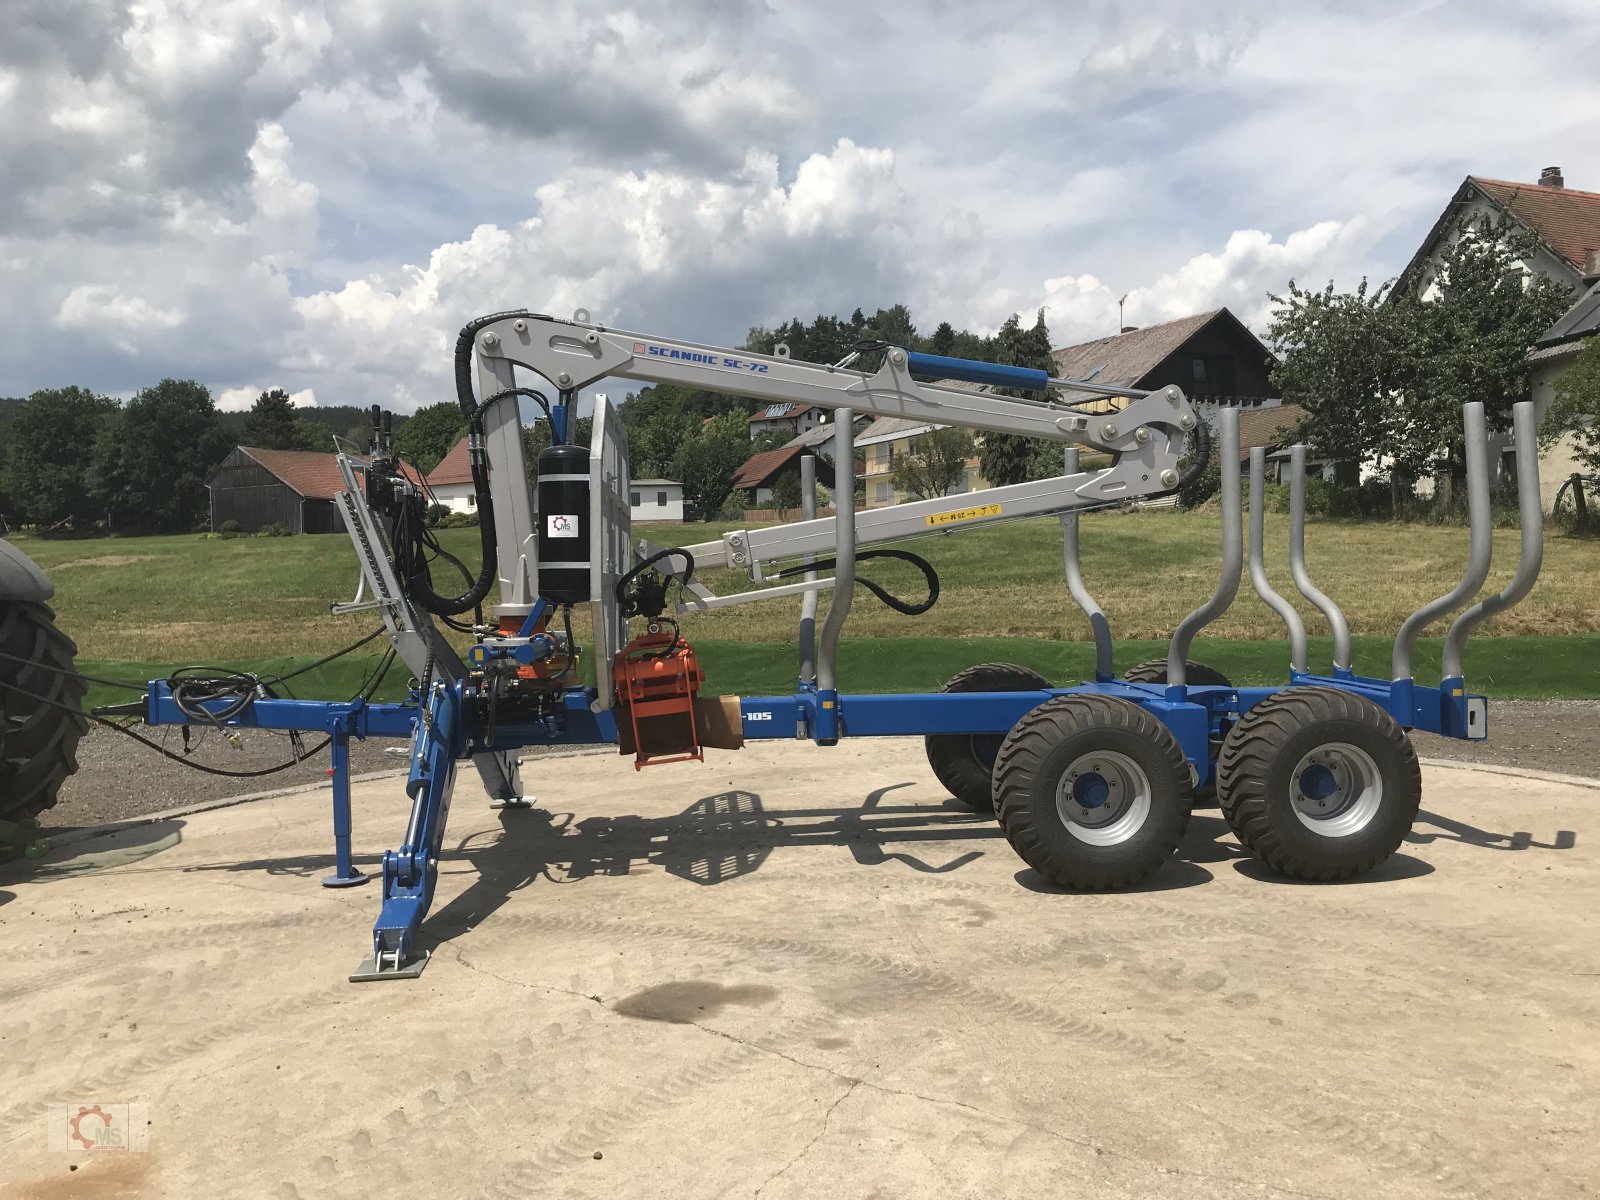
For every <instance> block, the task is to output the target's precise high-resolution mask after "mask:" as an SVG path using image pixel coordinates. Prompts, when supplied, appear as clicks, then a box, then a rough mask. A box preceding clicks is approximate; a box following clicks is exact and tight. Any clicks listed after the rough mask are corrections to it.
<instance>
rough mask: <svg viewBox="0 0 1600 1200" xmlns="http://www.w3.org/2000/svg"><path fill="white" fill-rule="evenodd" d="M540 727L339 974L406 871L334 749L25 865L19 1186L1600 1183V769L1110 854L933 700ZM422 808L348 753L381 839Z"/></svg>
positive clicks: (17, 897)
mask: <svg viewBox="0 0 1600 1200" xmlns="http://www.w3.org/2000/svg"><path fill="white" fill-rule="evenodd" d="M538 771H539V778H542V779H545V780H547V781H548V782H547V783H545V784H544V786H543V788H542V792H543V795H542V800H543V804H544V806H545V807H543V808H541V809H540V810H536V811H533V812H504V813H502V812H496V811H493V810H491V809H489V808H488V806H487V804H486V802H484V801H483V800H482V799H481V793H480V792H479V790H478V788H477V786H476V782H475V780H474V779H472V778H471V777H470V773H469V774H468V775H464V776H463V778H462V781H461V782H462V786H461V787H460V788H459V789H458V792H457V796H456V803H455V808H454V811H453V812H452V814H451V821H450V827H449V839H448V844H449V846H450V847H451V851H450V853H449V855H448V857H447V858H446V860H445V863H444V866H443V869H442V871H441V875H440V886H439V899H438V902H437V903H436V905H435V908H434V912H433V915H432V916H431V917H430V919H429V922H428V926H427V929H428V932H429V934H430V936H431V938H432V939H434V940H436V942H437V951H436V953H435V956H434V959H433V961H432V963H431V964H430V966H429V967H428V969H427V971H426V972H425V973H424V974H423V976H422V977H421V979H420V980H417V981H415V982H411V983H387V984H363V985H354V984H350V983H347V982H345V976H346V974H347V973H348V972H349V971H350V970H351V969H352V968H353V967H354V966H355V965H356V963H357V961H358V959H360V958H361V957H362V954H363V952H364V949H365V947H366V945H367V932H368V930H369V928H370V926H371V924H372V920H373V917H374V916H375V915H376V910H377V907H378V896H377V891H376V885H370V884H369V885H368V886H367V887H364V888H358V889H354V890H350V891H328V890H324V889H322V888H320V887H318V886H317V879H318V878H319V877H320V876H321V875H323V874H324V873H325V872H326V871H327V870H328V869H329V862H330V849H331V847H330V839H329V833H328V828H327V815H326V809H327V797H326V791H325V790H323V791H317V792H301V793H297V794H291V795H283V796H279V797H276V798H272V799H267V800H260V801H256V802H253V803H250V804H246V805H241V806H238V807H231V808H224V809H219V810H215V811H210V812H205V813H200V814H194V815H188V816H181V817H175V818H171V819H167V820H163V821H159V822H156V823H154V824H150V825H145V826H138V827H134V828H131V829H127V830H125V831H123V832H120V833H118V834H115V835H113V836H109V837H102V838H98V839H93V840H86V841H80V842H75V843H73V844H70V845H66V846H63V847H61V848H59V849H58V850H57V851H56V852H55V854H54V855H53V857H52V858H51V859H49V860H47V861H46V862H44V863H42V864H13V865H12V866H10V867H6V868H3V869H0V870H4V871H5V872H6V873H5V874H3V875H0V922H3V924H4V927H5V931H6V939H5V945H6V959H5V967H4V970H3V972H0V1062H3V1064H4V1068H5V1077H6V1080H7V1086H6V1089H5V1093H4V1095H3V1096H0V1104H3V1105H4V1111H3V1112H0V1143H3V1144H0V1164H3V1165H0V1177H3V1179H4V1183H3V1184H0V1195H3V1196H6V1197H21V1196H31V1197H55V1196H85V1197H109V1196H123V1195H126V1196H140V1197H161V1196H183V1197H187V1196H196V1195H205V1196H208V1197H209V1196H247V1197H284V1198H297V1197H298V1198H306V1200H309V1198H311V1197H323V1196H328V1197H333V1196H339V1197H347V1196H379V1195H398V1194H402V1193H404V1194H414V1195H418V1196H447V1197H456V1196H463V1197H464V1196H474V1197H478V1196H506V1197H522V1196H529V1195H554V1196H574V1197H583V1196H597V1197H598V1196H604V1197H631V1196H641V1197H642V1196H652V1197H653V1196H667V1197H678V1196H685V1197H687V1196H695V1197H698V1196H742V1197H755V1196H761V1197H766V1198H768V1200H781V1198H783V1197H791V1196H792V1197H817V1196H829V1197H832V1196H851V1197H854V1196H863V1197H865V1196H874V1197H891V1196H892V1197H900V1196H904V1197H916V1198H918V1200H923V1198H926V1197H941V1198H943V1197H958V1196H973V1197H984V1198H985V1200H991V1198H993V1197H995V1196H1010V1195H1018V1196H1028V1197H1030V1198H1032V1197H1044V1196H1048V1197H1052V1198H1053V1197H1073V1196H1094V1197H1141V1198H1142V1197H1168V1196H1183V1197H1190V1196H1193V1197H1252V1198H1259V1197H1280V1196H1293V1197H1308V1196H1313V1197H1361V1198H1363V1200H1366V1198H1370V1197H1376V1196H1385V1197H1387V1196H1416V1197H1433V1196H1451V1195H1460V1196H1480V1195H1481V1196H1496V1197H1505V1196H1517V1197H1540V1196H1550V1197H1574V1196H1582V1195H1590V1194H1593V1192H1594V1190H1595V1189H1596V1187H1597V1186H1600V1185H1597V1183H1596V1180H1600V1102H1597V1101H1596V1099H1595V1097H1596V1096H1597V1095H1600V1039H1597V1038H1596V1037H1595V1034H1594V1030H1595V1023H1596V1020H1597V1019H1600V990H1597V981H1600V919H1597V918H1600V901H1597V899H1596V884H1597V883H1600V783H1595V782H1587V783H1586V782H1584V781H1581V780H1575V781H1559V780H1556V779H1552V778H1549V777H1546V778H1544V779H1532V778H1526V777H1521V776H1513V775H1508V774H1504V773H1493V772H1492V771H1490V770H1486V769H1481V768H1471V769H1467V768H1461V767H1445V766H1429V767H1427V768H1426V769H1425V772H1424V779H1425V784H1426V789H1427V790H1426V793H1425V800H1424V808H1425V812H1424V814H1423V817H1422V819H1421V820H1420V821H1419V822H1418V824H1417V826H1416V830H1415V833H1414V834H1413V836H1412V838H1411V840H1410V842H1409V844H1408V845H1406V846H1405V847H1404V849H1403V853H1402V854H1400V855H1399V856H1397V857H1396V858H1395V859H1394V860H1393V861H1392V862H1391V863H1390V864H1389V865H1388V866H1387V867H1386V868H1384V869H1383V870H1381V871H1380V873H1378V874H1377V875H1375V876H1373V877H1371V878H1370V879H1368V880H1366V881H1364V882H1359V883H1353V884H1347V885H1343V886H1320V887H1307V886H1295V885H1290V884H1285V883H1282V882H1278V881H1275V880H1274V879H1272V878H1270V877H1268V876H1265V875H1263V874H1262V873H1261V872H1260V871H1258V870H1257V869H1256V868H1255V867H1254V865H1253V864H1252V863H1251V861H1250V860H1248V859H1246V858H1244V857H1242V856H1241V853H1240V851H1239V849H1238V847H1237V846H1236V844H1235V843H1234V841H1233V839H1232V837H1231V836H1230V835H1228V833H1227V832H1226V829H1225V827H1224V826H1223V824H1222V822H1221V820H1220V819H1219V818H1218V817H1217V816H1216V815H1215V812H1214V811H1212V812H1205V811H1202V812H1200V813H1197V814H1196V817H1195V820H1194V822H1193V825H1192V827H1191V832H1190V835H1189V837H1188V838H1187V840H1186V842H1185V844H1184V847H1183V850H1182V854H1181V858H1180V860H1179V861H1175V862H1172V863H1170V864H1168V865H1167V866H1166V867H1164V868H1163V869H1162V870H1161V872H1160V873H1159V874H1158V875H1157V876H1156V877H1155V878H1154V879H1153V880H1152V882H1151V884H1150V886H1149V887H1148V888H1147V889H1145V890H1143V891H1140V892H1137V893H1134V894H1122V895H1102V896H1086V895H1071V894H1062V893H1059V892H1056V891H1054V890H1052V889H1051V888H1050V887H1048V886H1046V885H1044V884H1043V883H1042V882H1041V881H1040V880H1039V879H1038V878H1037V877H1036V876H1034V875H1033V874H1032V873H1031V872H1030V871H1028V870H1026V869H1024V868H1023V867H1022V864H1021V862H1020V860H1019V859H1017V858H1016V857H1015V855H1014V854H1013V853H1012V851H1011V850H1010V848H1009V847H1008V846H1007V845H1006V843H1005V842H1004V840H1003V839H1002V838H1001V837H1000V836H999V832H998V830H997V828H996V826H995V825H994V823H993V821H991V820H987V819H982V818H979V817H977V816H973V815H970V814H967V813H966V812H964V811H962V810H960V809H958V808H957V807H955V805H954V802H953V801H950V800H948V799H947V798H946V797H944V796H943V795H942V794H941V792H940V790H939V789H938V787H937V786H936V785H935V784H934V783H933V780H932V777H931V775H930V774H929V772H928V770H927V767H926V765H925V764H924V762H923V760H922V755H921V749H920V746H918V745H917V744H915V743H912V742H876V743H874V742H865V743H855V744H849V743H847V744H846V745H844V746H842V747H840V748H838V749H836V750H832V751H820V750H816V749H814V748H811V747H794V746H789V745H784V744H773V743H767V744H760V745H757V746H755V747H753V748H751V749H748V750H746V751H744V752H742V753H741V754H740V755H733V754H726V753H716V754H715V757H714V760H713V761H712V762H710V763H708V764H707V765H705V766H703V767H694V766H688V767H684V766H680V767H664V768H661V769H652V770H649V771H646V772H644V773H642V774H635V773H634V772H633V771H632V770H631V769H630V768H629V765H628V764H627V763H626V762H623V761H618V760H617V759H616V758H613V757H611V756H609V755H606V756H593V755H591V756H575V757H567V758H561V759H546V760H543V761H541V762H540V763H539V764H538ZM405 811H406V805H405V802H404V799H403V793H402V791H401V788H400V786H399V782H398V781H397V780H394V781H378V782H369V783H366V784H363V785H361V786H360V787H359V788H358V790H357V794H356V834H357V846H358V848H359V849H360V851H361V852H362V853H361V857H362V859H363V860H364V862H365V863H366V864H367V865H368V866H369V868H370V867H373V866H374V865H375V862H376V859H377V856H378V854H379V853H381V850H382V848H384V847H385V846H391V845H393V844H394V843H395V842H396V841H397V840H398V838H399V836H400V833H401V830H402V827H403V824H404V819H405ZM52 1101H56V1102H60V1101H67V1102H71V1103H74V1104H76V1105H92V1104H97V1103H98V1104H101V1105H112V1104H117V1103H122V1102H130V1101H131V1102H138V1103H143V1104H144V1105H146V1106H147V1107H146V1112H147V1114H148V1121H149V1125H148V1127H147V1133H148V1151H147V1152H144V1153H126V1152H115V1151H95V1152H88V1151H81V1150H80V1151H73V1150H66V1151H62V1150H51V1149H49V1142H48V1135H49V1133H50V1130H49V1129H48V1127H47V1126H48V1124H49V1122H48V1118H47V1105H48V1104H49V1103H50V1102H52ZM72 1111H76V1110H75V1109H74V1110H72ZM57 1119H60V1117H59V1114H58V1117H57ZM57 1136H58V1138H60V1137H64V1136H65V1134H64V1132H62V1131H59V1130H58V1131H57ZM68 1144H69V1145H72V1144H74V1143H71V1142H69V1143H68Z"/></svg>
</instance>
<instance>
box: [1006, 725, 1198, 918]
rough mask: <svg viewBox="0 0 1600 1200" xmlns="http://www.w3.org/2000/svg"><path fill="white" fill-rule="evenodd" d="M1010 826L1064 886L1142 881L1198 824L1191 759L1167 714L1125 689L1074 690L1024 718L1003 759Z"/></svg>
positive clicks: (1024, 853)
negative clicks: (1193, 813)
mask: <svg viewBox="0 0 1600 1200" xmlns="http://www.w3.org/2000/svg"><path fill="white" fill-rule="evenodd" d="M994 796H995V806H996V808H998V809H999V812H1000V826H1001V828H1002V829H1003V830H1004V832H1005V835H1006V840H1007V841H1009V842H1010V843H1011V848H1012V849H1013V850H1015V851H1016V852H1017V853H1018V854H1019V855H1020V856H1021V857H1022V860H1023V861H1024V862H1026V863H1027V864H1028V865H1029V866H1030V867H1032V868H1033V869H1034V870H1035V871H1037V872H1039V874H1041V875H1043V876H1044V877H1045V878H1047V879H1049V880H1050V881H1051V882H1053V883H1056V884H1059V885H1061V886H1062V887H1068V888H1077V889H1083V890H1089V891H1102V890H1105V889H1108V888H1125V887H1131V886H1132V885H1134V884H1136V883H1139V882H1140V881H1141V880H1143V879H1144V878H1145V877H1146V876H1148V875H1149V874H1150V873H1151V872H1152V871H1154V870H1156V868H1158V867H1160V866H1161V864H1162V863H1164V862H1166V861H1167V859H1169V858H1171V857H1172V855H1173V853H1174V852H1175V851H1176V850H1177V848H1178V843H1179V842H1180V841H1181V840H1182V839H1183V834H1184V830H1186V829H1187V828H1188V826H1189V806H1190V796H1189V764H1188V762H1187V760H1186V759H1185V758H1184V756H1183V750H1182V749H1181V748H1180V747H1179V745H1178V739H1177V738H1176V737H1174V736H1173V734H1172V731H1171V730H1170V729H1168V728H1167V727H1166V726H1165V725H1164V724H1162V722H1161V721H1159V720H1158V719H1156V718H1155V717H1154V716H1152V715H1151V714H1150V713H1148V712H1146V711H1145V710H1144V709H1142V708H1140V707H1139V706H1138V705H1137V704H1135V703H1133V702H1132V701H1131V700H1124V699H1122V698H1120V697H1117V696H1103V695H1083V694H1079V695H1066V696H1057V697H1055V698H1054V699H1051V700H1048V701H1046V702H1045V703H1044V704H1041V705H1040V706H1039V707H1038V708H1036V709H1034V710H1033V711H1032V712H1030V713H1028V714H1027V715H1026V716H1025V717H1023V718H1022V720H1020V721H1018V722H1017V724H1016V727H1015V728H1014V729H1012V731H1011V732H1010V733H1009V734H1008V735H1007V736H1006V740H1005V742H1004V744H1003V745H1002V746H1001V747H1000V754H999V756H998V758H997V759H996V760H995V768H994Z"/></svg>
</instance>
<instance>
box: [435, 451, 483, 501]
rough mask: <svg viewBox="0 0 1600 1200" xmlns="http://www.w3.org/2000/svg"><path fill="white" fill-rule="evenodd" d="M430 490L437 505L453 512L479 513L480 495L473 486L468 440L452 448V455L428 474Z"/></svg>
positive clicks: (443, 459) (448, 455) (446, 456)
mask: <svg viewBox="0 0 1600 1200" xmlns="http://www.w3.org/2000/svg"><path fill="white" fill-rule="evenodd" d="M428 490H429V491H431V492H432V493H433V499H434V502H435V503H436V504H442V505H444V506H445V507H446V508H448V509H449V510H450V511H451V512H477V511H478V493H477V491H476V489H474V488H473V486H472V462H471V459H470V458H469V457H468V453H467V439H466V438H464V437H463V438H462V439H461V440H460V441H458V442H457V443H456V444H455V445H454V446H452V447H450V453H448V454H446V455H445V456H444V457H443V458H441V459H440V460H439V465H438V466H436V467H435V468H434V469H433V470H431V471H429V472H428Z"/></svg>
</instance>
